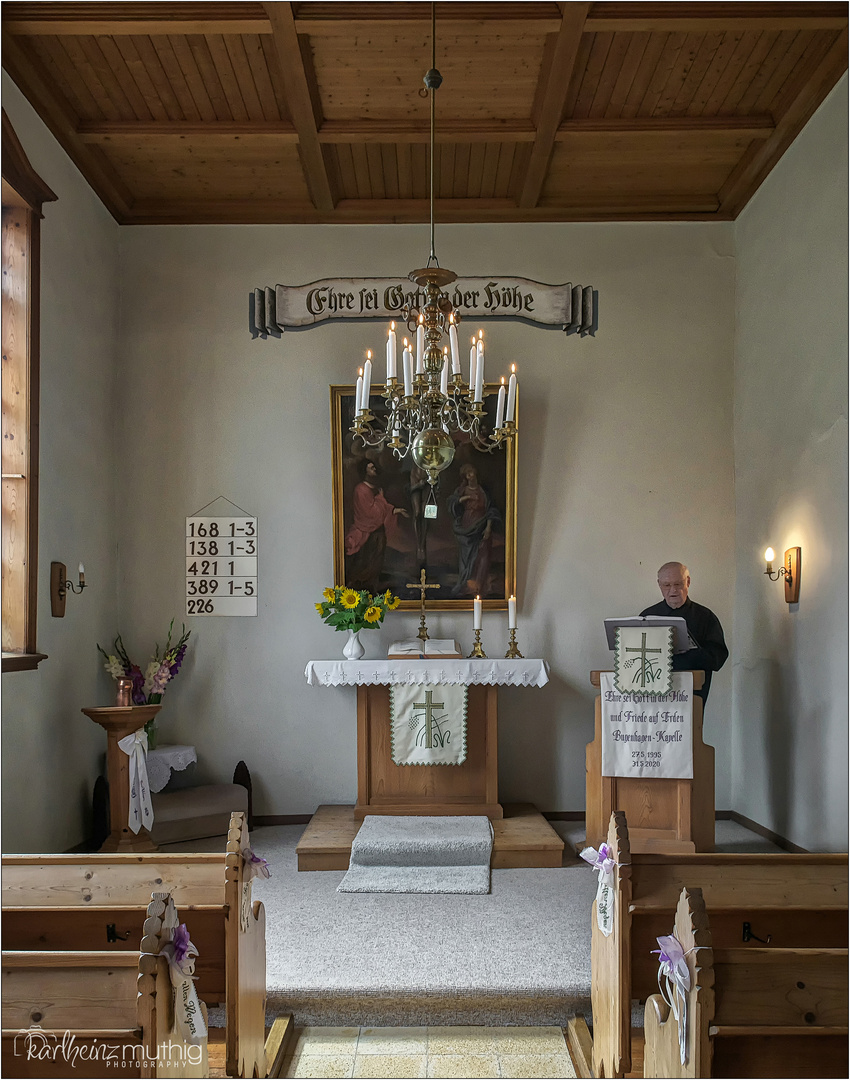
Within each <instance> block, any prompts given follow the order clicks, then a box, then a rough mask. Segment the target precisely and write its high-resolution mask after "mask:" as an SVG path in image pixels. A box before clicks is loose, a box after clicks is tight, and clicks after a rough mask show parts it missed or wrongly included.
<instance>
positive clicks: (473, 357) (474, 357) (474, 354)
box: [469, 336, 478, 390]
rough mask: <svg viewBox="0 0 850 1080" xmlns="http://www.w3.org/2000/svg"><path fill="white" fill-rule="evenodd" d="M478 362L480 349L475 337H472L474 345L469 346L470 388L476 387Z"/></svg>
mask: <svg viewBox="0 0 850 1080" xmlns="http://www.w3.org/2000/svg"><path fill="white" fill-rule="evenodd" d="M477 362H478V350H477V349H476V348H475V337H474V336H473V338H472V345H471V346H470V347H469V389H470V390H474V389H475V365H476V363H477Z"/></svg>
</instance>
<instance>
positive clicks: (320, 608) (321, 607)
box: [316, 604, 325, 615]
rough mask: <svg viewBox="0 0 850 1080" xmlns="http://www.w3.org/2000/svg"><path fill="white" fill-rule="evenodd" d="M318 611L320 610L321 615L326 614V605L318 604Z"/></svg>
mask: <svg viewBox="0 0 850 1080" xmlns="http://www.w3.org/2000/svg"><path fill="white" fill-rule="evenodd" d="M316 611H318V613H319V614H320V615H324V613H325V605H324V604H316Z"/></svg>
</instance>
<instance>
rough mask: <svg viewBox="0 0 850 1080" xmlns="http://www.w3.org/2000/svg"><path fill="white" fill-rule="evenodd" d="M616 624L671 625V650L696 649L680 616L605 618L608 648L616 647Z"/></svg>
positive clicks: (685, 650)
mask: <svg viewBox="0 0 850 1080" xmlns="http://www.w3.org/2000/svg"><path fill="white" fill-rule="evenodd" d="M618 626H672V627H673V652H674V653H680V652H687V651H688V649H697V648H699V646H698V645H697V643H696V642H695V641H694V639H693V638H692V637H691V635H690V634H689V633H688V624H687V623H686V622H685V620H684V619H683V618H681V616H670V615H627V616H625V617H624V618H622V619H606V620H605V636H606V637H607V638H608V648H609V649H612V650H613V649H614V648H615V647H616V643H617V642H616V631H617V627H618Z"/></svg>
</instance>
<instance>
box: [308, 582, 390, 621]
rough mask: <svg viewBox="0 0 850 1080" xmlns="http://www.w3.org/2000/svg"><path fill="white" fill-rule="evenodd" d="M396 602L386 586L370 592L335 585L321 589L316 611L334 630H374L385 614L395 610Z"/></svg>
mask: <svg viewBox="0 0 850 1080" xmlns="http://www.w3.org/2000/svg"><path fill="white" fill-rule="evenodd" d="M400 603H401V601H400V600H399V598H398V597H397V596H393V594H392V592H390V590H389V589H387V591H386V592H382V593H378V594H377V595H373V594H372V593H370V592H369V591H368V590H367V589H350V588H349V587H348V586H347V585H337V586H335V587H333V586H329V587H328V588H327V589H325V590H324V592H323V593H322V600H321V602H320V603H318V604H316V611H317V612H318V613H319V615H321V617H322V619H323V620H324V621H325V623H326V624H327V625H328V626H332V627H333V628H334V630H354V631H357V630H377V628H378V627H379V626H380V625H381V623H382V622H383V621H384V616H385V615H386V613H387V612H388V611H395V609H396V608H397V607H398V605H399V604H400Z"/></svg>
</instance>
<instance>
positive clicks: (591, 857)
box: [580, 844, 660, 940]
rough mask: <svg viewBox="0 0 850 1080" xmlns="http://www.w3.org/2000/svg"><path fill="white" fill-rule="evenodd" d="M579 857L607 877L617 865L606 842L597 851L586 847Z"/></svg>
mask: <svg viewBox="0 0 850 1080" xmlns="http://www.w3.org/2000/svg"><path fill="white" fill-rule="evenodd" d="M580 858H582V859H584V861H585V862H587V863H590V865H591V866H592V867H593V869H594V870H598V871H599V873H600V874H601V875H602V876H603V877H607V876H608V875H609V874H610V873H612V872H613V870H614V867H615V866H616V865H617V863H616V862H615V860H614V859H613V858H612V857H611V848H610V847H609V846H608V845H607V844H600V845H599V850H598V851H597V850H596V848H594V847H586V848H585V849H584V851H582V852H581V854H580ZM659 940H660V939H659Z"/></svg>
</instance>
